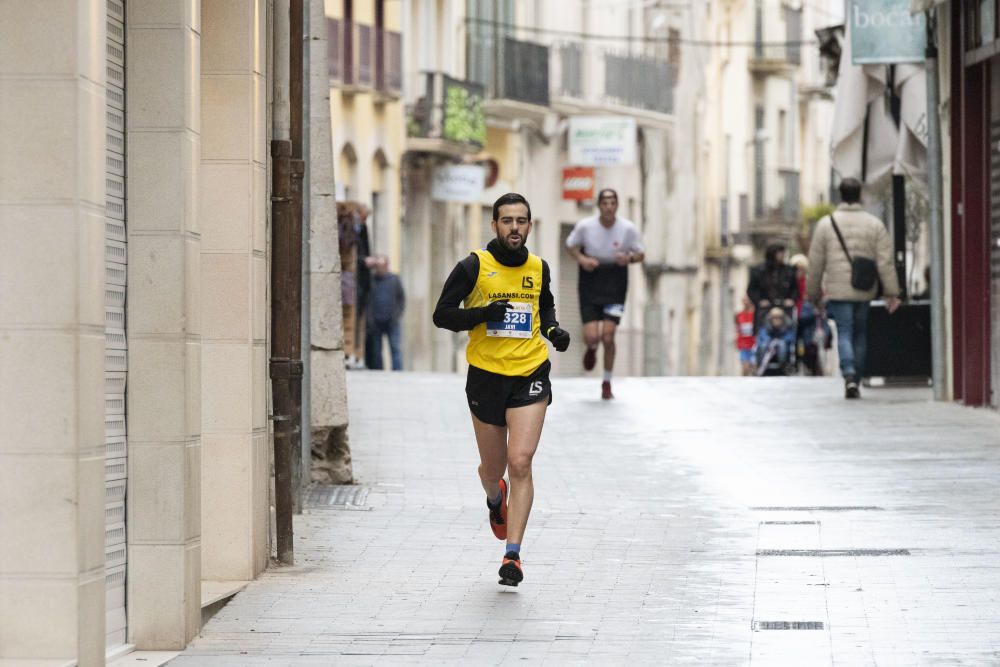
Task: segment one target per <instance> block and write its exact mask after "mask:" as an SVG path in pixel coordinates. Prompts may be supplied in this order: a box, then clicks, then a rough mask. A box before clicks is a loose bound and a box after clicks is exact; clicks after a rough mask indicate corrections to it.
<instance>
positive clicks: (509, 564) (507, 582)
mask: <svg viewBox="0 0 1000 667" xmlns="http://www.w3.org/2000/svg"><path fill="white" fill-rule="evenodd" d="M523 580H524V572H522V571H521V555H520V554H519V553H517V552H516V551H508V552H507V553H506V554H505V555H504V557H503V563H502V564H501V565H500V581H499V582H498V583H500V584H501V585H502V586H517V585H518V584H519V583H521V582H522V581H523Z"/></svg>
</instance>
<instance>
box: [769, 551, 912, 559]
mask: <svg viewBox="0 0 1000 667" xmlns="http://www.w3.org/2000/svg"><path fill="white" fill-rule="evenodd" d="M757 555H758V556H800V557H802V556H804V557H816V558H835V557H838V556H909V555H910V550H909V549H758V550H757Z"/></svg>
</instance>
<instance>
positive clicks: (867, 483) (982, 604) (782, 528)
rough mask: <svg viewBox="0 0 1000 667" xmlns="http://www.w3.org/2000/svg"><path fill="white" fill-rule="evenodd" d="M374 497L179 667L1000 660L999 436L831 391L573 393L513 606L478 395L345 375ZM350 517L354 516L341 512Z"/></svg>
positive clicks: (902, 399) (742, 385)
mask: <svg viewBox="0 0 1000 667" xmlns="http://www.w3.org/2000/svg"><path fill="white" fill-rule="evenodd" d="M349 382H350V385H349V389H350V409H351V418H352V421H351V446H352V450H353V455H354V470H355V476H356V478H357V481H358V484H359V485H360V486H359V488H358V489H356V490H355V491H356V492H355V493H352V494H350V496H349V497H348V498H347V500H349V501H351V502H352V503H353V504H351V502H349V503H348V504H347V505H346V506H345V505H342V504H341V505H326V506H324V505H323V503H324V502H326V501H327V500H329V499H324V498H323V497H322V496H318V495H313V496H312V498H313V503H312V506H311V507H310V508H309V509H308V510H307V511H306V512H305V513H304V514H303V515H302V516H301V517H299V518H298V519H297V523H296V542H295V545H296V559H297V564H296V565H295V566H294V567H289V568H272V569H270V570H268V571H267V572H266V573H265V574H264V575H263V576H261V577H260V578H259V579H258V580H257V581H254V582H252V583H251V584H250V585H249V586H248V587H247V588H246V590H245V591H244V592H242V593H240V594H238V595H237V596H236V597H235V598H234V599H233V600H232V601H231V602H230V603H229V604H228V605H227V606H226V607H225V608H223V609H222V610H221V611H220V612H219V613H218V614H217V615H216V616H215V617H214V618H213V619H212V620H211V621H210V622H209V623H208V624H207V625H206V626H205V627H204V629H203V630H202V632H201V635H200V637H199V638H198V639H196V640H195V641H194V642H193V643H192V644H191V646H190V647H189V648H188V650H187V651H185V652H184V653H182V654H181V655H180V656H179V657H177V658H176V659H174V660H173V661H172V662H170V665H171V667H189V666H194V665H227V666H228V665H232V666H234V667H235V666H244V665H263V664H268V665H282V664H294V665H330V664H337V665H353V664H357V665H367V664H385V665H395V664H409V663H421V664H446V663H452V664H470V665H487V664H522V663H524V662H528V663H534V662H542V663H545V664H553V665H558V664H583V663H587V664H602V665H605V664H608V665H624V664H630V665H631V664H660V665H674V664H691V663H697V664H701V665H740V664H755V665H756V664H761V665H768V664H793V665H823V664H840V665H876V664H877V665H907V664H923V665H931V664H975V665H982V664H997V663H1000V605H998V596H1000V593H998V591H1000V558H998V554H997V550H998V548H997V545H998V538H1000V513H998V507H1000V494H998V493H997V480H998V479H1000V417H998V416H997V415H996V414H995V413H993V412H990V411H986V410H973V409H968V408H962V407H958V406H955V405H951V404H935V403H932V402H931V401H930V392H929V391H928V390H925V389H867V390H864V391H863V394H864V398H863V400H861V401H855V402H848V401H845V400H844V399H843V398H842V386H841V384H840V382H839V381H838V380H836V379H807V378H800V379H795V378H793V379H777V378H776V379H740V378H661V379H639V378H635V379H624V380H619V381H617V382H616V385H615V392H616V395H617V396H618V398H617V400H615V401H613V402H602V401H600V400H599V382H598V381H596V380H593V379H586V380H581V379H572V380H565V379H556V380H555V381H554V393H555V402H554V404H553V405H552V406H551V408H550V410H549V413H548V419H547V424H546V428H545V432H544V434H543V437H542V442H541V446H540V448H539V453H538V455H537V457H536V459H535V488H536V491H535V507H534V511H533V513H532V516H531V521H530V523H529V525H528V531H527V534H526V536H525V539H524V542H523V547H522V556H523V558H524V571H525V581H524V583H523V584H522V585H521V586H520V587H518V588H516V589H509V588H504V587H501V586H498V585H497V575H496V570H497V568H498V566H499V564H500V559H501V557H502V555H503V547H502V544H501V543H500V542H498V541H497V540H495V539H494V538H493V536H492V534H491V533H490V529H489V526H488V523H487V513H486V510H485V504H484V498H483V493H482V490H481V488H480V486H479V482H478V479H477V476H476V465H477V463H478V458H477V454H476V447H475V444H474V440H473V436H472V427H471V423H470V420H469V416H468V412H467V409H466V405H465V399H464V392H463V386H464V378H461V377H459V376H444V375H419V374H385V373H374V372H365V373H352V374H351V375H350V377H349ZM341 499H342V500H343V498H341Z"/></svg>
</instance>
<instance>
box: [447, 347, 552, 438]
mask: <svg viewBox="0 0 1000 667" xmlns="http://www.w3.org/2000/svg"><path fill="white" fill-rule="evenodd" d="M551 368H552V364H551V362H549V361H548V360H546V361H545V362H544V363H543V364H542V365H541V366H539V367H538V368H536V369H535V370H534V372H532V374H531V375H528V376H526V377H525V376H511V375H500V374H499V373H491V372H489V371H484V370H483V369H481V368H476V367H475V366H469V375H468V377H467V379H466V381H465V394H466V396H467V397H468V399H469V410H471V411H472V414H474V415H475V416H476V418H477V419H479V421H481V422H485V423H487V424H493V425H494V426H506V425H507V408H523V407H524V406H526V405H531V404H532V403H537V402H538V401H544V400H548V402H549V404H550V405H551V403H552V383H551V382H549V370H550V369H551Z"/></svg>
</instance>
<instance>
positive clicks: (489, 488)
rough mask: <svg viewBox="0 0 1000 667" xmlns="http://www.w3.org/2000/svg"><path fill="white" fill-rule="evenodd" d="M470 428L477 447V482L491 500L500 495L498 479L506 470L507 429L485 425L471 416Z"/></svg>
mask: <svg viewBox="0 0 1000 667" xmlns="http://www.w3.org/2000/svg"><path fill="white" fill-rule="evenodd" d="M472 428H473V429H474V430H475V432H476V444H477V445H478V446H479V461H480V463H479V481H480V482H482V485H483V490H484V491H486V497H487V499H489V500H492V499H494V498H496V497H497V495H498V494H499V493H500V478H501V477H503V473H504V471H505V470H506V469H507V427H505V426H494V425H493V424H487V423H486V422H483V421H480V420H479V419H478V418H477V417H476V416H475V415H472Z"/></svg>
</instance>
